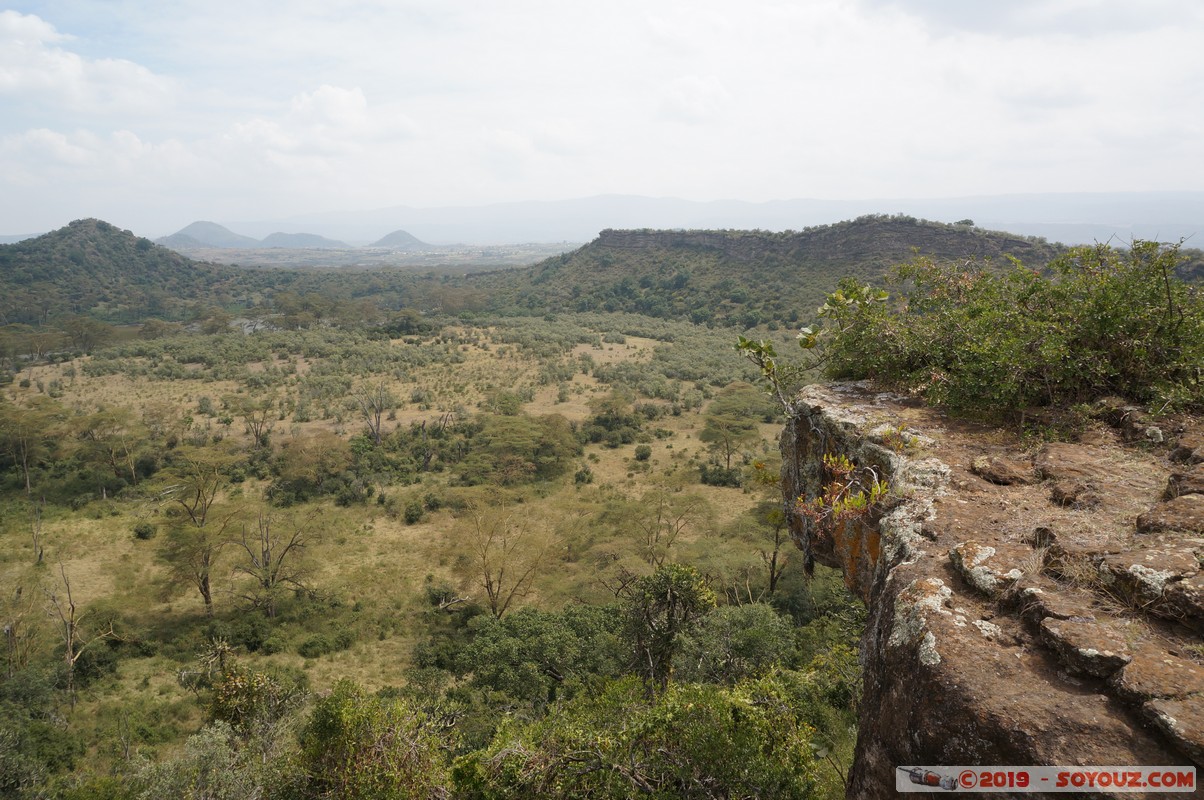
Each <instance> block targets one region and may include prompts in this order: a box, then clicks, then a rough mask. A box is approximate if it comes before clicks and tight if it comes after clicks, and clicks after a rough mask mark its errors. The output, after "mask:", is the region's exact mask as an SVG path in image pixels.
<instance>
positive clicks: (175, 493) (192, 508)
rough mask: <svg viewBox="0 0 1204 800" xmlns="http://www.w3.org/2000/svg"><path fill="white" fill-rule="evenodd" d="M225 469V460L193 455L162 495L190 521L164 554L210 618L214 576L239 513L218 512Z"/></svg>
mask: <svg viewBox="0 0 1204 800" xmlns="http://www.w3.org/2000/svg"><path fill="white" fill-rule="evenodd" d="M224 466H225V461H224V459H221V458H216V457H214V456H213V455H211V454H204V455H202V454H200V453H196V454H193V455H192V456H191V457H188V458H185V459H184V460H183V466H182V467H181V468H180V469H179V470H178V471H177V477H178V479H179V482H178V483H176V484H174V485H172V486H170V487H168V488H167V490H166V491H164V492H163V494H162V497H163V498H164V499H165V500H169V501H171V502H174V503H176V504H177V505H178V506H179V507H180V508H181V509H182V510H183V512H184V515H185V517H186V519H185V520H181V522H180V524H177V525H173V526H172V527H171V528H170V529H169V531H168V536H167V540H166V542H165V544H164V548H163V550H162V552H161V554H160V555H161V557H162V559H163V560H164V561H165V562H166V563H167V565H168V567H169V568H170V569H171V572H172V575H173V577H175V578H177V579H180V580H186V581H188V582H190V583H192V584H193V585H194V586H196V588H197V591H198V592H200V595H201V600H202V601H203V602H204V604H205V615H206V616H208V617H212V616H213V587H212V584H211V576H212V575H213V571H214V568H215V565H216V563H217V559H218V556H219V554H220V553H221V550H222V549H223V548H224V547H225V546H226V545H227V544H228V543H229V539H228V538H227V534H226V531H227V529H228V528H230V526H231V525H232V524H233V523H234V521H235V518H236V517H237V516H238V514H239V510H238V509H234V510H224V511H222V512H221V513H215V511H214V506H215V504H216V503H217V500H218V496H219V494H220V492H221V490H222V488H223V487H224V486H225V483H226V480H225V475H224V474H223V472H222V470H223V468H224Z"/></svg>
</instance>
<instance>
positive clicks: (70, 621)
mask: <svg viewBox="0 0 1204 800" xmlns="http://www.w3.org/2000/svg"><path fill="white" fill-rule="evenodd" d="M59 576H60V577H61V578H62V581H63V594H62V595H60V594H59V592H58V591H57V590H47V592H46V596H47V599H48V600H49V601H50V609H51V613H52V615H53V616H55V617H57V618H58V621H59V625H60V627H61V628H62V635H63V666H64V667H66V672H67V696H68V697H69V698H70V699H71V708H72V709H73V710H74V709H75V666H76V664H77V663H79V659H80V657H82V656H83V654H84V652H85V651H86V650H87V649H88V648H89V647H91V646H92V645H94V644H96V643H97V642H99V641H103V640H104V639H110V638H114V637H116V635H117V634H116V632H115V631H114V630H113V623H112V621H110V622H109V623H108V625H107V626H106V627H105V628H103V629H102V630H101V631H100V632H99V633H96V634H93V635H92V636H85V635H84V634H83V632H82V630H81V626H82V625H83V623H84V620H85V619H87V618H88V617H89V614H88V612H86V611H80V610H79V609H78V608H77V607H76V605H75V598H74V597H72V595H71V581H70V580H69V579H68V578H67V569H66V567H64V566H63V563H62V562H61V561H60V562H59Z"/></svg>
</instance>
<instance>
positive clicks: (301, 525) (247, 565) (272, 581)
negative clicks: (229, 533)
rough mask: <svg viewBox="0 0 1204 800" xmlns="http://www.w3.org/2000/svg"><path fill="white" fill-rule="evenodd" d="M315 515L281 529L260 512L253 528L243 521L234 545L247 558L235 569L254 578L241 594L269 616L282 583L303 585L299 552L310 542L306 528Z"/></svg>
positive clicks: (282, 585) (283, 584) (272, 614)
mask: <svg viewBox="0 0 1204 800" xmlns="http://www.w3.org/2000/svg"><path fill="white" fill-rule="evenodd" d="M316 516H317V512H314V513H312V514H310V515H309V516H307V517H306V518H305V519H304V520H302V521H301V522H296V521H290V522H288V523H287V524H286V525H285V526H284V527H285V530H284V531H280V530H279V526H278V525H277V520H276V519H275V518H273V516H272V515H271V514H268V513H266V512H262V511H261V512H260V513H259V516H258V518H257V520H256V525H255V529H254V530H251V529H250V527H249V526H248V525H246V524H245V523H244V524H243V526H242V536H241V537H240V539H239V540H238V542H237V543H236V544H237V545H238V546H239V547H240V548H242V550H243V552H244V553H245V554H246V559H245V560H244V561H243V562H242V563H241V564H239V565H238V566H236V567H235V568H234V571H235V572H241V573H242V574H244V575H247V576H250V577H251V578H252V579H253V580H254V582H255V583H254V586H253V587H252V590H251V592H250V593H249V594H244V595H243V597H245V598H246V599H247V600H249V601H250V602H251V605H253V606H255V607H257V608H262V609H263V611H264V613H265V614H267V616H268V617H269V618H274V617H275V616H276V600H277V598H278V596H279V594H280V591H281V590H282V589H283V588H284V587H285V586H294V587H297V588H301V587H302V583H301V581H302V579H303V578H304V575H305V573H304V566H303V564H302V563H301V554H302V552H303V551H304V550H305V548H306V547H307V546H308V545H309V543H310V541H311V538H310V533H309V528H310V523H311V522H313V520H314V518H315V517H316Z"/></svg>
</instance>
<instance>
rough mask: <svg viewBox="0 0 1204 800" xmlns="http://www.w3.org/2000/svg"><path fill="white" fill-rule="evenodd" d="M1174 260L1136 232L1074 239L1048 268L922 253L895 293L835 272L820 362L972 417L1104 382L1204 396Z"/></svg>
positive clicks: (1198, 399)
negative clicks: (1129, 241)
mask: <svg viewBox="0 0 1204 800" xmlns="http://www.w3.org/2000/svg"><path fill="white" fill-rule="evenodd" d="M1181 260H1182V256H1181V255H1180V254H1179V246H1178V245H1170V246H1164V245H1159V244H1157V243H1155V242H1140V241H1135V242H1134V243H1133V245H1132V247H1131V248H1130V249H1128V250H1123V251H1122V250H1116V249H1113V248H1111V247H1109V246H1107V245H1095V246H1091V247H1078V248H1074V249H1073V250H1071V251H1070V252H1069V253H1067V254H1066V255H1064V256H1062V257H1060V258H1058V259H1057V260H1055V261H1054V262H1052V263H1051V264H1050V266H1049V270H1048V271H1047V273H1046V274H1042V273H1038V272H1036V271H1034V270H1031V269H1027V268H1025V267H1023V266H1021V265H1020V264H1019V262H1014V263H1013V267H1012V269H1011V270H1009V271H1007V272H1005V273H999V272H997V271H991V270H988V269H986V268H982V267H977V268H966V267H965V266H964V265H961V264H946V263H938V262H936V261H933V260H932V259H928V258H920V259H918V260H916V261H914V262H912V263H910V264H907V265H904V266H902V267H900V268H898V269H897V270H896V271H895V273H894V274H893V277H892V279H891V280H892V282H894V283H897V284H905V289H904V291H903V294H902V302H901V303H899V304H896V305H894V306H891V305H889V304H887V303H880V302H863V301H862V300H861V299H860V298H864V297H865V296H866V293H865V292H864V290H863V288H862V287H858V286H857V285H856V284H855V282H848V281H846V282H842V288H841V291H839V292H837V293H836V294H834V295H832V296H831V297H830V298H829V301H828V303H826V304H825V305H824V307H823V308H822V309H821V310H820V313H821V316H824V317H827V318H828V319H829V320H830V322H831V323H832V324H831V329H832V330H834V331H835V333H834V335H833V336H832V337H831V340H830V344H829V347H828V350H827V354H828V358H829V359H830V360H829V363H828V367H827V371H828V375H829V376H830V377H834V378H873V379H877V380H880V381H883V382H886V383H889V384H895V385H900V386H904V387H907V388H909V389H911V390H913V391H917V392H919V393H920V394H922V395H923V396H924V397H925V399H926V400H928V401H929V402H932V403H936V404H941V405H944V406H946V407H948V408H949V409H950V410H951V411H953V412H955V413H961V414H966V415H973V416H980V417H996V418H1007V417H1014V416H1017V415H1019V414H1021V413H1022V412H1023V411H1024V410H1025V409H1027V408H1030V407H1034V406H1049V405H1069V404H1073V403H1078V402H1085V401H1090V400H1093V399H1096V398H1098V397H1101V396H1103V395H1109V394H1114V395H1121V396H1123V397H1126V398H1129V399H1131V400H1135V401H1138V402H1145V403H1149V404H1151V405H1154V404H1156V405H1158V406H1159V407H1160V408H1163V409H1165V408H1170V407H1178V408H1184V409H1190V408H1204V381H1201V378H1200V375H1199V365H1200V364H1201V363H1204V295H1202V294H1201V293H1200V291H1199V290H1198V289H1196V288H1194V287H1191V286H1189V285H1188V284H1186V283H1184V282H1183V281H1182V280H1180V279H1178V278H1177V277H1176V276H1175V270H1176V267H1177V266H1178V264H1179V262H1180V261H1181ZM873 299H877V298H873Z"/></svg>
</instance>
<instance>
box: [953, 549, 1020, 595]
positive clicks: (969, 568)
mask: <svg viewBox="0 0 1204 800" xmlns="http://www.w3.org/2000/svg"><path fill="white" fill-rule="evenodd" d="M949 558H950V560H951V561H952V562H953V568H954V569H956V570H957V571H958V573H959V574H960V575H961V576H962V579H963V580H965V581H966V583H968V584H970V585H971V586H973V587H974V588H975V589H977V590H978V591H979V592H981V593H983V594H984V595H986V596H987V597H991V598H998V597H1001V596H1002V595H1003V594H1005V593H1006V592H1007V591H1008V590H1009V589H1011V588H1012V585H1013V584H1015V583H1016V581H1018V580H1020V579H1021V578H1023V577H1024V574H1025V571H1026V570H1027V571H1030V572H1035V571H1037V570H1039V569H1040V566H1041V565H1040V564H1039V563H1037V560H1036V556H1035V555H1034V553H1033V549H1032V548H1031V547H1026V546H1024V545H1016V544H1005V543H998V544H995V545H987V544H982V543H980V542H973V541H971V542H962V543H961V544H959V545H957V546H956V547H954V548H953V549H952V550H950V551H949ZM1034 567H1035V569H1034Z"/></svg>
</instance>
